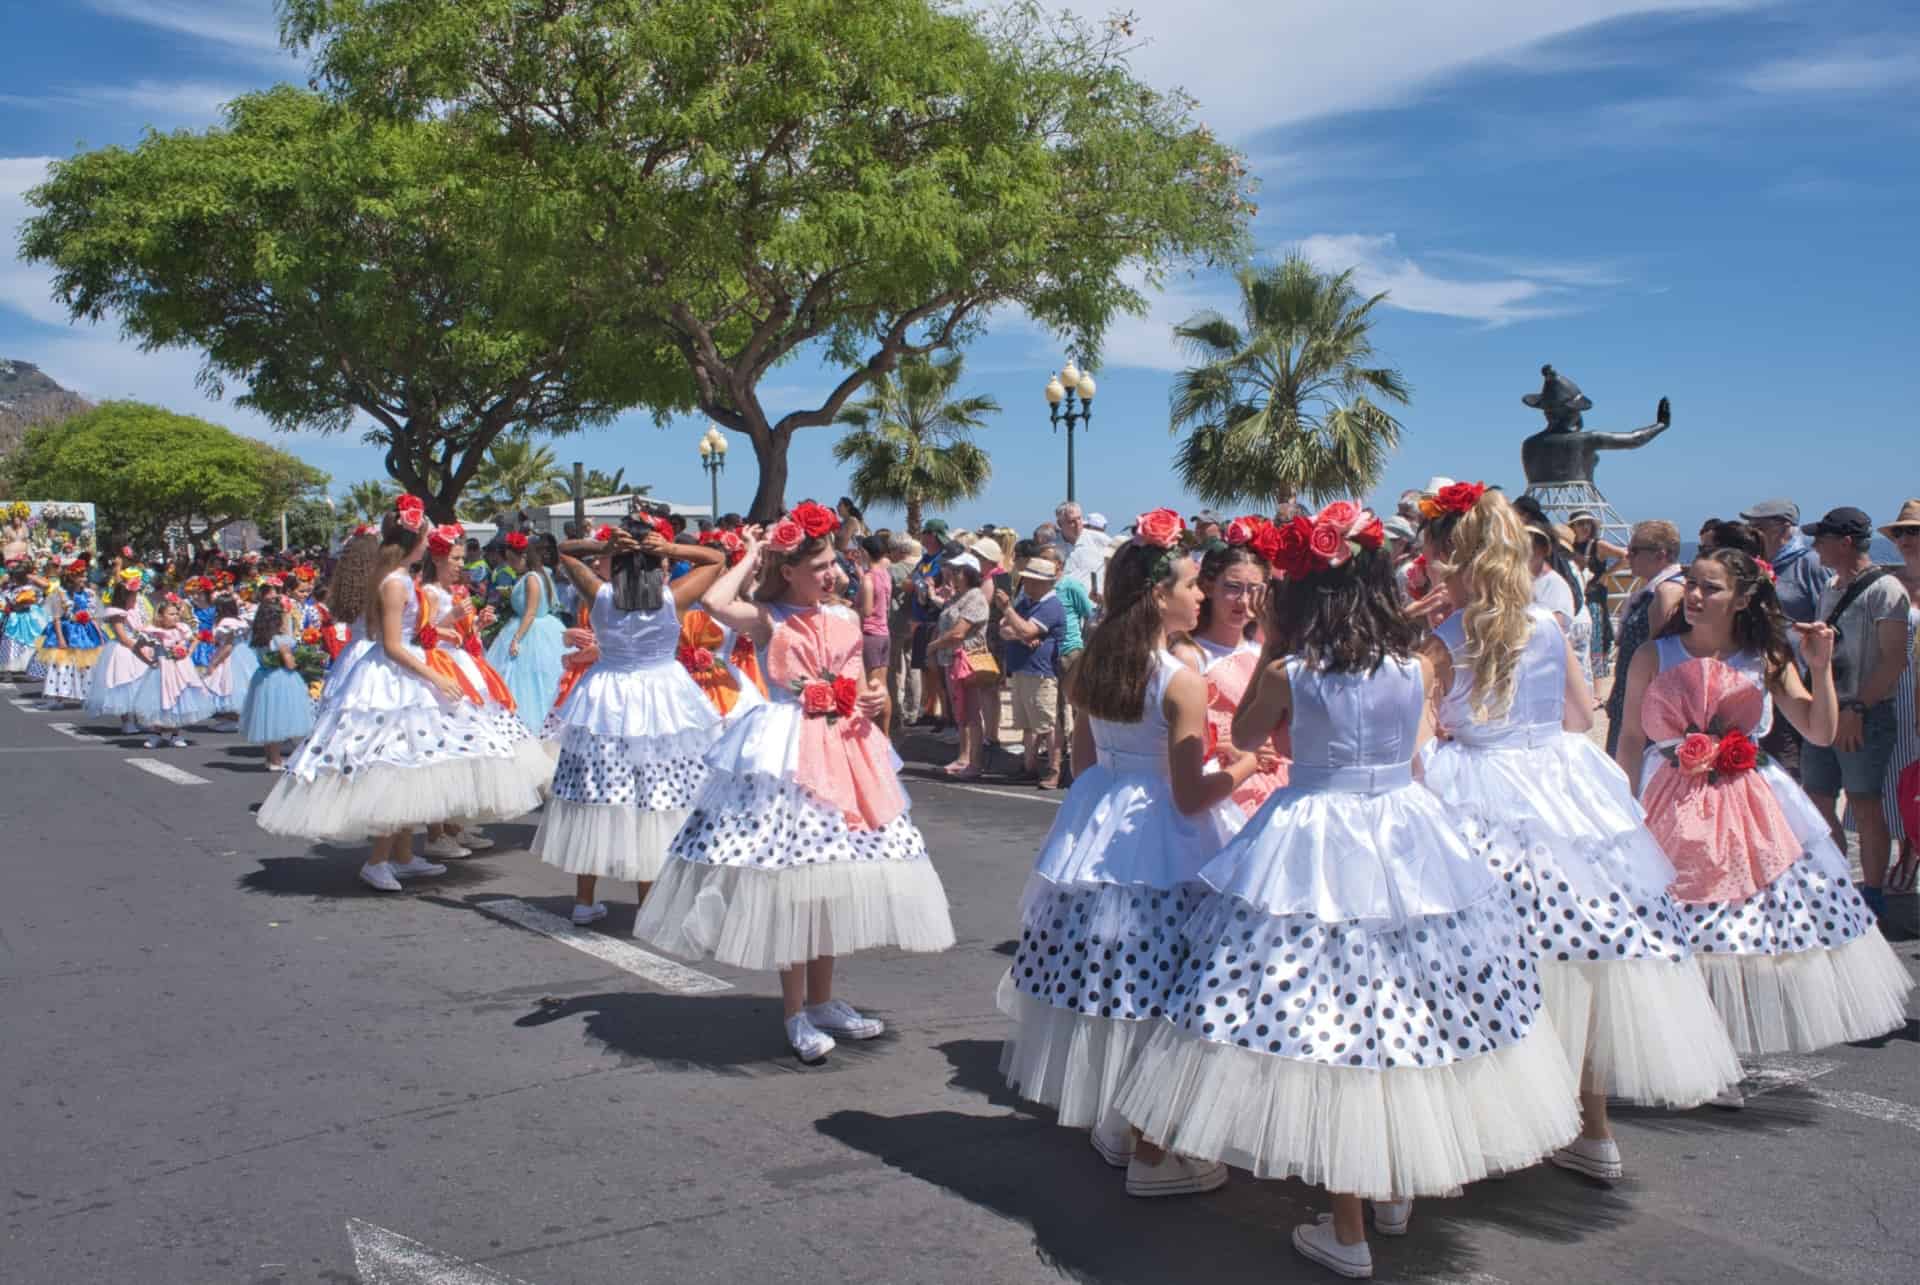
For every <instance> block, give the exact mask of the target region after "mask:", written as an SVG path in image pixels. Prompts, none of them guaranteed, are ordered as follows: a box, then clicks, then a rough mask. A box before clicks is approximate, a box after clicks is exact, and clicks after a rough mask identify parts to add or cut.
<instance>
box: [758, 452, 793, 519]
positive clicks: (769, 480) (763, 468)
mask: <svg viewBox="0 0 1920 1285" xmlns="http://www.w3.org/2000/svg"><path fill="white" fill-rule="evenodd" d="M751 440H752V441H753V456H754V459H755V460H756V461H757V462H758V463H759V465H760V481H759V484H758V485H757V486H755V487H754V490H753V507H752V508H751V509H749V510H748V511H747V521H749V522H758V523H763V524H772V523H774V522H777V521H779V520H780V518H781V515H783V514H784V513H786V511H787V447H788V446H789V445H790V444H791V443H792V441H793V433H792V430H783V431H777V432H776V431H768V432H767V433H766V435H765V436H764V437H763V436H762V435H761V434H758V433H755V434H753V435H752V439H751Z"/></svg>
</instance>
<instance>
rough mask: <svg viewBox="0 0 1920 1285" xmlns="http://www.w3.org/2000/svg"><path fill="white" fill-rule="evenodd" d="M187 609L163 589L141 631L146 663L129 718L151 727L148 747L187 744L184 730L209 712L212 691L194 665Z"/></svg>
mask: <svg viewBox="0 0 1920 1285" xmlns="http://www.w3.org/2000/svg"><path fill="white" fill-rule="evenodd" d="M188 610H189V609H188V607H187V605H186V603H184V602H183V601H181V599H180V597H179V595H177V594H171V593H170V594H167V595H166V596H165V597H163V598H162V599H161V600H160V602H159V604H158V605H157V607H156V608H155V613H154V618H153V623H152V624H151V625H148V626H147V627H146V628H145V629H144V630H143V631H142V634H143V637H144V640H145V641H146V642H147V643H148V644H149V647H148V648H147V664H148V665H149V666H150V668H149V669H148V670H147V673H146V676H145V677H143V678H142V679H141V680H140V682H139V684H138V685H137V686H135V688H134V690H133V717H134V718H135V719H137V720H138V721H139V722H140V723H142V724H144V725H145V726H146V727H148V728H150V729H151V730H152V735H150V736H148V737H147V740H146V747H147V748H148V749H150V750H157V749H159V748H161V747H162V746H166V745H170V746H172V747H173V748H174V749H185V748H187V746H189V745H191V744H193V742H191V741H189V740H188V739H187V738H186V736H185V735H184V734H183V730H184V729H185V728H189V727H192V726H194V725H195V724H196V723H204V722H206V721H207V720H208V719H210V718H212V717H213V693H212V692H210V691H208V690H207V684H206V680H205V679H203V678H201V677H200V671H199V670H198V669H196V668H195V667H194V664H193V640H194V635H195V634H196V633H197V632H198V631H197V630H195V629H194V627H193V626H192V625H191V624H189V623H188V620H189V616H188Z"/></svg>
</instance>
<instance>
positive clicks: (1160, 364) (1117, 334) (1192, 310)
mask: <svg viewBox="0 0 1920 1285" xmlns="http://www.w3.org/2000/svg"><path fill="white" fill-rule="evenodd" d="M1147 298H1148V309H1147V313H1146V315H1145V316H1141V317H1131V316H1126V317H1120V318H1118V319H1117V320H1115V322H1114V323H1113V325H1112V326H1110V327H1108V330H1107V338H1106V342H1105V343H1104V344H1102V345H1101V351H1100V360H1101V363H1102V364H1103V365H1106V366H1128V367H1133V368H1135V369H1139V370H1184V369H1186V368H1187V367H1188V366H1189V365H1191V364H1192V362H1191V361H1190V360H1189V359H1188V357H1187V354H1186V352H1185V351H1184V350H1183V349H1182V348H1181V347H1180V345H1179V344H1178V343H1177V342H1175V340H1174V338H1173V328H1174V327H1175V326H1177V325H1179V324H1180V323H1181V322H1183V321H1185V320H1186V319H1187V318H1189V317H1191V316H1193V315H1194V314H1196V313H1201V312H1209V311H1211V312H1218V313H1222V314H1224V315H1226V316H1227V317H1230V318H1237V317H1238V316H1239V315H1240V312H1239V309H1240V296H1239V292H1238V291H1237V290H1235V289H1234V287H1233V285H1232V284H1231V283H1230V282H1228V283H1223V284H1221V285H1218V286H1215V287H1213V288H1211V289H1209V288H1207V287H1205V286H1203V285H1201V284H1200V283H1199V282H1193V283H1191V284H1185V285H1181V286H1177V287H1174V288H1170V289H1166V290H1162V291H1160V292H1159V293H1157V294H1155V293H1153V292H1151V291H1149V292H1148V294H1147Z"/></svg>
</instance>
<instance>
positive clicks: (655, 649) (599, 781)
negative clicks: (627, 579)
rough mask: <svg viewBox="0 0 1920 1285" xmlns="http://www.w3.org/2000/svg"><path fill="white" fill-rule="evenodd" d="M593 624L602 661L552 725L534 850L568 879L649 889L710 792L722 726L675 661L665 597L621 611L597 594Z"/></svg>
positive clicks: (605, 592)
mask: <svg viewBox="0 0 1920 1285" xmlns="http://www.w3.org/2000/svg"><path fill="white" fill-rule="evenodd" d="M591 619H592V623H593V633H594V639H595V644H596V646H597V647H598V648H599V651H600V659H599V660H598V661H596V662H595V663H594V665H593V666H592V668H590V669H588V670H587V671H586V672H585V673H583V674H581V675H580V677H579V679H578V680H577V681H576V682H575V683H574V685H573V690H572V691H570V692H568V693H567V697H566V699H565V700H564V701H562V702H561V703H560V706H559V708H558V709H556V710H554V711H553V713H552V716H551V717H550V718H549V719H548V720H547V726H548V729H549V732H550V733H551V734H552V735H553V736H554V738H555V739H557V741H558V744H559V747H560V748H559V756H558V759H557V760H556V762H555V764H554V770H553V796H552V798H551V799H550V800H549V801H548V804H547V810H546V814H545V815H544V816H543V817H542V818H541V821H540V830H539V832H538V833H537V834H535V835H534V838H533V845H532V850H533V851H534V853H535V854H537V855H538V856H539V858H540V859H541V860H542V861H544V862H546V863H547V864H548V865H550V866H556V867H558V868H559V869H561V870H564V871H566V872H567V873H568V874H575V875H596V876H599V877H601V878H608V879H632V880H635V881H638V882H640V883H652V882H653V881H654V879H655V878H657V877H658V876H659V874H660V871H661V869H662V868H663V867H664V866H665V864H666V860H667V850H668V847H669V845H671V844H672V842H673V836H674V835H675V834H677V833H679V831H680V827H681V826H682V825H683V824H685V822H686V820H687V817H688V816H689V815H690V813H691V810H692V808H693V801H694V799H695V798H696V797H697V796H698V795H699V793H700V787H701V786H703V785H705V784H706V781H707V767H706V764H705V763H704V762H702V760H701V756H702V755H703V754H705V753H706V751H707V750H708V749H710V748H711V747H712V745H713V742H714V739H715V737H717V736H718V735H719V733H720V716H719V715H718V714H717V713H715V712H714V708H713V705H712V703H711V702H709V701H708V700H707V698H706V696H705V695H704V694H702V693H701V691H700V688H699V687H698V686H697V685H696V684H695V683H694V681H693V679H692V678H691V677H690V676H689V675H688V674H687V671H686V670H685V669H684V668H683V667H682V666H681V664H680V662H679V661H678V660H676V659H675V658H674V649H675V647H676V646H677V645H678V643H679V638H680V619H679V613H678V611H677V610H676V609H675V607H674V602H673V596H672V594H671V592H669V593H667V594H664V595H663V596H662V601H661V604H660V606H659V607H658V608H656V609H655V610H653V611H621V610H620V609H619V608H617V607H616V606H614V602H613V586H612V585H610V584H602V585H601V586H600V589H599V592H598V593H597V594H595V596H594V600H593V606H592V617H591Z"/></svg>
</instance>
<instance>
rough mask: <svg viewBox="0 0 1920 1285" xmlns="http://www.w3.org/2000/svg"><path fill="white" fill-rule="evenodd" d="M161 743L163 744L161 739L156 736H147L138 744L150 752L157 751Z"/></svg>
mask: <svg viewBox="0 0 1920 1285" xmlns="http://www.w3.org/2000/svg"><path fill="white" fill-rule="evenodd" d="M163 743H164V742H162V741H161V739H160V738H159V737H157V736H149V737H148V738H147V739H146V740H144V741H142V742H140V744H142V745H144V746H146V747H147V748H148V749H150V750H157V749H159V748H160V746H161V745H162V744H163Z"/></svg>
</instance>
